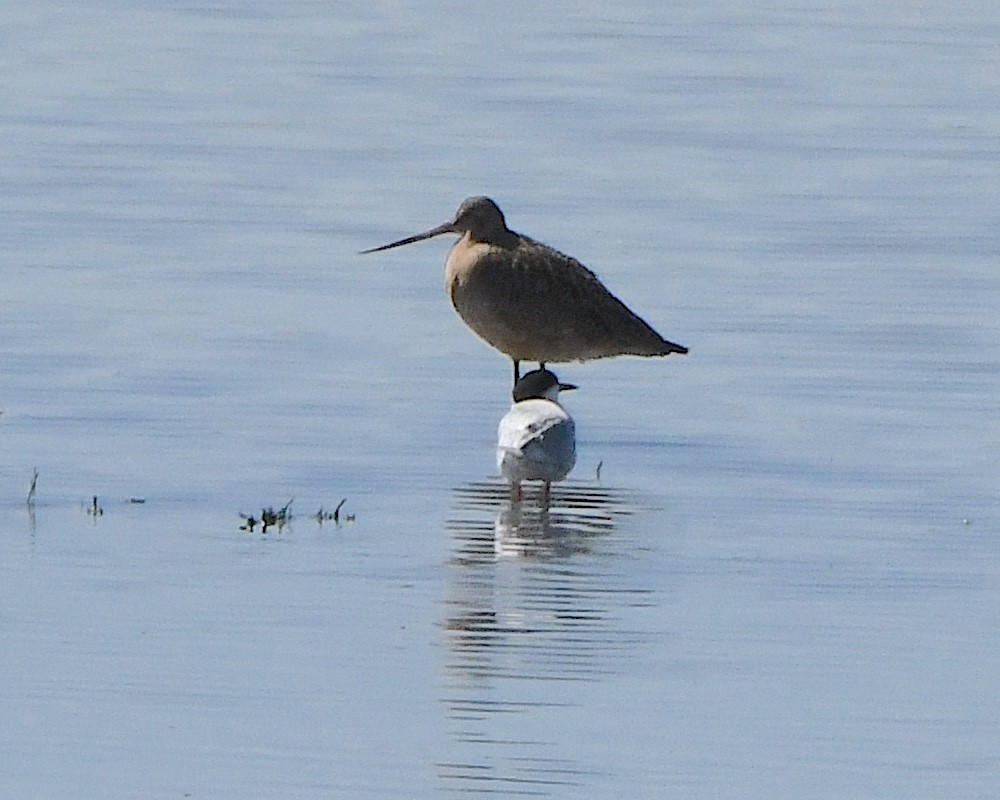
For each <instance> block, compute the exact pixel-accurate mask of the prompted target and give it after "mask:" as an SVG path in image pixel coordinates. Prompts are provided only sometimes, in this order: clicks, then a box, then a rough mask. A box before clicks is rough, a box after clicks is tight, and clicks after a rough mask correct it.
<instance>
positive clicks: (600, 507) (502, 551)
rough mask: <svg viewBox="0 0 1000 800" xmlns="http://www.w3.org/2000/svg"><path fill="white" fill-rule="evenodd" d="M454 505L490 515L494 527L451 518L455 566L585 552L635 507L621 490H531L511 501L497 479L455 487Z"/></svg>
mask: <svg viewBox="0 0 1000 800" xmlns="http://www.w3.org/2000/svg"><path fill="white" fill-rule="evenodd" d="M455 496H456V499H457V507H458V508H459V509H462V510H469V511H475V512H492V515H493V525H492V527H491V528H488V527H486V526H485V523H484V520H483V519H482V517H478V518H477V519H468V518H463V519H456V520H452V521H450V522H449V528H450V529H451V530H452V532H453V534H454V535H455V537H456V540H457V542H456V543H457V544H458V546H459V549H458V552H457V553H456V554H455V559H456V560H457V561H458V562H459V563H475V562H480V561H482V560H484V559H485V560H492V559H493V558H494V557H498V556H522V557H528V558H558V557H563V556H571V555H574V554H581V553H588V552H590V551H591V548H592V546H593V544H594V540H595V537H602V536H607V535H609V534H611V533H613V532H614V530H615V520H616V518H618V517H622V516H627V515H629V514H631V513H633V512H634V511H635V510H636V509H635V507H634V505H632V504H631V503H630V498H629V495H628V493H626V492H625V491H624V490H621V489H612V488H604V487H601V486H595V485H587V484H583V483H579V484H573V483H570V484H563V485H561V486H559V487H558V488H553V489H552V490H550V491H548V492H546V491H545V489H544V488H543V487H542V486H541V485H538V486H533V487H532V488H531V489H528V490H526V491H525V492H524V494H523V497H521V498H516V497H512V495H511V492H510V488H509V487H508V486H507V485H506V484H505V483H502V482H498V481H482V482H478V483H470V484H468V485H467V486H462V487H458V488H456V489H455Z"/></svg>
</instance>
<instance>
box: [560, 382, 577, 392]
mask: <svg viewBox="0 0 1000 800" xmlns="http://www.w3.org/2000/svg"><path fill="white" fill-rule="evenodd" d="M576 388H577V386H576V384H575V383H560V384H559V391H560V392H571V391H573V389H576Z"/></svg>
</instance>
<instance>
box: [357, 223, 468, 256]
mask: <svg viewBox="0 0 1000 800" xmlns="http://www.w3.org/2000/svg"><path fill="white" fill-rule="evenodd" d="M442 233H456V231H455V226H454V224H453V223H451V222H446V223H444V225H438V226H437V227H436V228H431V229H430V230H429V231H424V232H423V233H418V234H417V235H416V236H407V237H406V238H405V239H400V240H399V241H398V242H392V243H390V244H384V245H382V246H381V247H373V248H371V249H370V250H362V251H361V255H364V254H365V253H377V252H379V250H391V249H392V248H394V247H402V246H403V245H404V244H413V243H414V242H422V241H423V240H424V239H430V238H431V237H432V236H440V235H441V234H442Z"/></svg>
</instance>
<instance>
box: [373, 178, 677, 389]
mask: <svg viewBox="0 0 1000 800" xmlns="http://www.w3.org/2000/svg"><path fill="white" fill-rule="evenodd" d="M442 233H455V234H458V235H459V237H461V238H459V240H458V241H457V242H456V243H455V245H454V246H453V247H452V248H451V252H450V253H448V260H447V262H445V269H444V279H445V285H446V287H447V289H448V295H449V296H450V297H451V303H452V305H453V306H454V307H455V311H457V312H458V315H459V316H460V317H461V318H462V319H463V320H464V321H465V324H466V325H468V326H469V327H470V328H472V330H473V332H474V333H475V334H476V335H477V336H479V337H480V338H481V339H484V340H485V341H486V342H488V343H489V344H491V345H493V347H495V348H496V349H497V350H499V351H500V352H501V353H505V354H506V355H508V356H510V358H511V359H512V360H513V361H514V383H515V384H516V383H517V381H518V379H519V378H520V375H521V368H520V362H522V361H537V362H538V364H539V366H540V367H541V368H544V367H545V365H546V364H551V363H557V362H564V361H587V360H589V359H592V358H608V357H610V356H621V355H633V356H667V355H670V354H671V353H686V352H687V351H688V350H687V348H686V347H684V346H683V345H679V344H674V343H673V342H668V341H667V340H666V339H664V338H663V337H662V336H660V334H658V333H657V332H656V331H654V330H653V329H652V328H651V327H650V326H649V325H647V324H646V322H644V321H643V320H642V319H640V318H639V317H638V316H636V315H635V314H633V313H632V312H631V311H630V310H629V309H628V307H627V306H626V305H625V304H624V303H623V302H622V301H621V300H619V299H618V298H617V297H615V296H614V295H613V294H611V292H609V291H608V290H607V289H606V288H605V287H604V284H603V283H601V282H600V280H598V278H597V276H596V275H594V273H593V272H591V271H590V270H589V269H587V268H586V267H585V266H583V264H581V263H580V262H579V261H577V260H576V259H575V258H571V257H570V256H567V255H564V254H563V253H560V252H559V251H558V250H554V249H553V248H551V247H549V246H548V245H544V244H542V243H541V242H536V241H535V240H534V239H530V238H528V237H527V236H522V235H521V234H520V233H515V232H514V231H512V230H510V229H509V228H508V227H507V223H506V222H505V220H504V218H503V212H502V211H501V210H500V209H499V208H498V207H497V204H496V203H494V202H493V201H492V200H490V199H489V198H488V197H470V198H468V199H467V200H465V201H464V202H463V203H462V205H461V206H460V207H459V209H458V213H457V214H455V219H453V220H452V221H451V222H446V223H444V224H443V225H438V226H437V227H436V228H431V229H430V230H429V231H424V233H418V234H417V235H416V236H410V237H407V238H406V239H400V240H399V241H398V242H392V243H391V244H385V245H382V246H381V247H373V248H371V249H370V250H362V253H375V252H378V251H379V250H389V249H390V248H393V247H401V246H402V245H404V244H412V243H413V242H419V241H422V240H424V239H430V238H431V237H432V236H439V235H441V234H442Z"/></svg>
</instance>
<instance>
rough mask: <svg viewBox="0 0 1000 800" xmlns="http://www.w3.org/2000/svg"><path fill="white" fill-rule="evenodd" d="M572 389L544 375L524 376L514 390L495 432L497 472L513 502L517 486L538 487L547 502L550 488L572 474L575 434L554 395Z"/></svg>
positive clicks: (542, 372) (538, 372)
mask: <svg viewBox="0 0 1000 800" xmlns="http://www.w3.org/2000/svg"><path fill="white" fill-rule="evenodd" d="M575 388H576V387H575V386H574V385H573V384H571V383H559V379H558V378H556V376H555V375H553V374H552V373H551V372H549V370H547V369H536V370H534V371H533V372H529V373H527V374H526V375H525V376H524V377H523V378H521V379H520V380H519V381H518V382H517V384H516V385H515V386H514V392H513V395H514V404H513V405H512V406H511V407H510V411H508V412H507V413H506V414H505V415H504V417H503V419H501V420H500V426H499V427H498V428H497V468H498V469H499V470H500V474H501V475H502V476H503V477H504V478H505V479H506V480H507V482H508V483H509V484H510V485H511V489H512V491H513V492H514V493H515V494H516V495H517V497H520V496H521V482H522V481H544V482H545V489H544V492H545V494H546V496H547V495H548V493H549V487H550V485H551V483H552V482H553V481H561V480H562V479H563V478H565V477H566V476H567V475H568V474H569V471H570V470H571V469H573V465H574V464H575V463H576V429H575V426H574V424H573V418H572V417H571V416H570V415H569V414H567V413H566V410H565V409H564V408H563V407H562V406H561V405H559V392H561V391H562V392H566V391H569V390H570V389H575Z"/></svg>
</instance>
